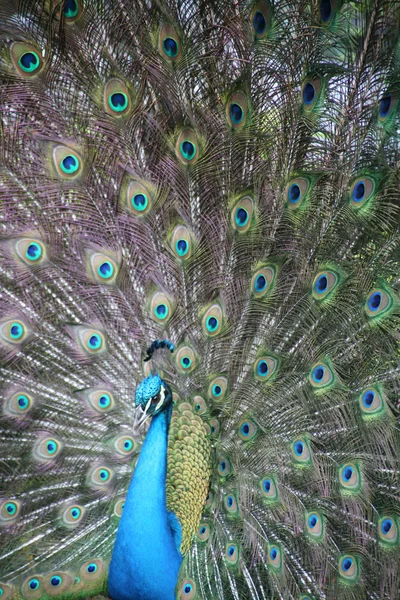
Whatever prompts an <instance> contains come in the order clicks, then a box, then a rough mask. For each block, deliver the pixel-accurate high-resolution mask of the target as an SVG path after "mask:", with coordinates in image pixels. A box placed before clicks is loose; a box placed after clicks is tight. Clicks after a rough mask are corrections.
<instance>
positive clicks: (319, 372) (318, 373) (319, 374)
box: [313, 366, 325, 383]
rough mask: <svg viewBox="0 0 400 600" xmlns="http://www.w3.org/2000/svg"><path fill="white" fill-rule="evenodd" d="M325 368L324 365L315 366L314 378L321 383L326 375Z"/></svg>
mask: <svg viewBox="0 0 400 600" xmlns="http://www.w3.org/2000/svg"><path fill="white" fill-rule="evenodd" d="M324 373H325V369H324V367H322V366H318V367H315V369H314V371H313V379H314V381H316V382H317V383H320V382H321V381H322V379H323V377H324Z"/></svg>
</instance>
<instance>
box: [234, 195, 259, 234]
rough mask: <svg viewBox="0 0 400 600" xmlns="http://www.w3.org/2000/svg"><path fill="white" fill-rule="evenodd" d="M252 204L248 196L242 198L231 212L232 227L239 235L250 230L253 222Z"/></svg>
mask: <svg viewBox="0 0 400 600" xmlns="http://www.w3.org/2000/svg"><path fill="white" fill-rule="evenodd" d="M253 213H254V204H253V200H252V198H250V196H244V197H243V198H241V199H240V200H239V201H238V202H236V204H235V206H234V207H233V209H232V211H231V223H232V227H233V228H234V229H236V231H239V232H240V233H245V232H246V231H248V229H249V228H250V225H251V223H252V220H253Z"/></svg>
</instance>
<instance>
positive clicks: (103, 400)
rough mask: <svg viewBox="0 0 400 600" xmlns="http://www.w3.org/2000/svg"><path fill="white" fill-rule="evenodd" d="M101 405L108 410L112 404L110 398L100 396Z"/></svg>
mask: <svg viewBox="0 0 400 600" xmlns="http://www.w3.org/2000/svg"><path fill="white" fill-rule="evenodd" d="M99 404H100V406H101V407H102V408H107V406H109V405H110V404H111V398H110V396H108V395H105V394H104V395H103V396H100V398H99Z"/></svg>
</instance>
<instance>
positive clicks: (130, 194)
mask: <svg viewBox="0 0 400 600" xmlns="http://www.w3.org/2000/svg"><path fill="white" fill-rule="evenodd" d="M126 201H127V208H128V210H129V212H130V213H132V214H133V215H135V217H143V216H144V215H147V213H148V212H149V210H150V209H151V205H152V194H151V193H150V190H149V188H148V187H147V186H144V185H143V184H142V183H140V182H139V181H136V180H135V179H132V181H131V182H130V183H129V185H128V188H127V191H126Z"/></svg>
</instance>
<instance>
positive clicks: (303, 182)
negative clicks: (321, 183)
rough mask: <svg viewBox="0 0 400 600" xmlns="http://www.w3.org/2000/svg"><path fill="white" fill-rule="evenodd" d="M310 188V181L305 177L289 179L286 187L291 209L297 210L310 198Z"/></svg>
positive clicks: (286, 196) (288, 203) (286, 195)
mask: <svg viewBox="0 0 400 600" xmlns="http://www.w3.org/2000/svg"><path fill="white" fill-rule="evenodd" d="M310 189H311V185H310V182H309V181H307V179H305V178H304V177H297V178H296V179H292V180H291V181H289V183H288V184H287V185H286V188H285V198H286V200H287V205H288V207H289V208H290V209H291V210H297V209H298V208H299V207H300V206H301V205H302V204H303V203H304V201H305V200H306V199H307V198H308V195H309V192H310Z"/></svg>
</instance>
